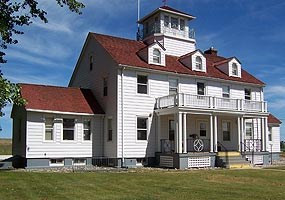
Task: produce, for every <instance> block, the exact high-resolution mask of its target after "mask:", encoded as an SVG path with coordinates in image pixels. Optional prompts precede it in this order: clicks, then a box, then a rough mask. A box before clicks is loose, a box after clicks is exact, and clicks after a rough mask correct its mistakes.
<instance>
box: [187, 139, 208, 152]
mask: <svg viewBox="0 0 285 200" xmlns="http://www.w3.org/2000/svg"><path fill="white" fill-rule="evenodd" d="M198 140H200V141H202V143H200V142H199V141H198ZM198 140H197V139H188V140H187V152H210V144H211V143H210V140H209V139H198ZM201 145H202V146H201Z"/></svg>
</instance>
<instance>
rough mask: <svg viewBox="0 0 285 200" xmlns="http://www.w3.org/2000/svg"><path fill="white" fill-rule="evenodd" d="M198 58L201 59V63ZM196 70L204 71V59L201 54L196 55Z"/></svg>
mask: <svg viewBox="0 0 285 200" xmlns="http://www.w3.org/2000/svg"><path fill="white" fill-rule="evenodd" d="M197 59H200V60H199V61H201V63H199V61H198V60H197ZM200 64H201V68H199V67H198V66H199V65H200ZM195 70H197V71H203V59H202V57H201V56H200V55H197V56H195Z"/></svg>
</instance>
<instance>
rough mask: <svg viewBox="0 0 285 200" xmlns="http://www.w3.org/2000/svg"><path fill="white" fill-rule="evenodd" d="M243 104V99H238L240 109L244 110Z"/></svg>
mask: <svg viewBox="0 0 285 200" xmlns="http://www.w3.org/2000/svg"><path fill="white" fill-rule="evenodd" d="M244 103H245V101H244V100H243V99H240V109H241V110H244Z"/></svg>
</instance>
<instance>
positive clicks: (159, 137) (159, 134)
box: [157, 115, 161, 152]
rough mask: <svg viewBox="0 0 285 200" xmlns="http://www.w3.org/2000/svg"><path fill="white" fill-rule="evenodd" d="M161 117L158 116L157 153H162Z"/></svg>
mask: <svg viewBox="0 0 285 200" xmlns="http://www.w3.org/2000/svg"><path fill="white" fill-rule="evenodd" d="M160 139H161V117H160V115H157V152H161V140H160Z"/></svg>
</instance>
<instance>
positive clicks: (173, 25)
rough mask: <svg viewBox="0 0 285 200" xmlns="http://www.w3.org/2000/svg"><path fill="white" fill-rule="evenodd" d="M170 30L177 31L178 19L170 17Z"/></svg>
mask: <svg viewBox="0 0 285 200" xmlns="http://www.w3.org/2000/svg"><path fill="white" fill-rule="evenodd" d="M171 28H174V29H178V18H175V17H171Z"/></svg>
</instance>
